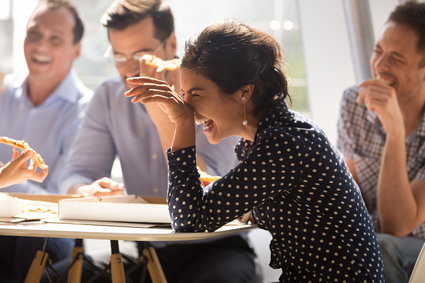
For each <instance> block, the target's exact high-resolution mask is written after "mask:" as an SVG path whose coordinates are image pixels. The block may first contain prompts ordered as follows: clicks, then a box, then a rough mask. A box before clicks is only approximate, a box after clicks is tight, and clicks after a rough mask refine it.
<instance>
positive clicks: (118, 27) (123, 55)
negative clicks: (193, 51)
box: [61, 0, 259, 283]
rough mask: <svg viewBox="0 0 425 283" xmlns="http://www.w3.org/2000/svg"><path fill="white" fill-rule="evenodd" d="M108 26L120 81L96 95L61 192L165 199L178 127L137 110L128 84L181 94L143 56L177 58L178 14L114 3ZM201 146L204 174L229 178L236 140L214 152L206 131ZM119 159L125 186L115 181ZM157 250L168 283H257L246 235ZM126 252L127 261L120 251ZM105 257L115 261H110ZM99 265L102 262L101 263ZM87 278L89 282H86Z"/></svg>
mask: <svg viewBox="0 0 425 283" xmlns="http://www.w3.org/2000/svg"><path fill="white" fill-rule="evenodd" d="M102 22H103V25H104V26H105V27H106V28H107V31H108V38H109V41H110V43H111V48H110V50H109V52H108V53H107V55H108V56H109V57H110V59H111V60H112V61H113V62H114V63H115V67H116V69H117V71H118V73H119V75H120V76H119V77H116V78H113V79H110V80H108V81H106V82H104V83H102V84H101V85H100V86H99V87H98V88H97V90H96V91H95V95H94V97H93V100H92V102H91V104H90V106H89V109H88V111H87V115H86V117H85V120H84V122H83V123H82V127H81V128H80V130H79V132H78V134H77V137H76V139H75V142H74V143H73V145H72V150H71V154H70V158H69V159H68V160H67V162H66V166H65V170H64V174H65V175H64V179H63V182H62V186H61V191H62V192H63V193H74V194H75V193H77V194H81V195H94V196H101V195H114V194H124V193H128V194H136V195H143V196H161V197H164V198H165V197H166V191H167V180H168V174H167V164H166V159H165V152H166V149H168V148H169V147H170V145H171V139H172V135H173V132H174V125H173V124H172V123H171V122H170V121H169V119H168V117H167V116H166V115H164V113H163V111H162V110H161V109H159V108H158V106H156V105H142V104H140V103H137V104H133V103H132V102H131V101H130V99H128V98H126V97H125V96H124V92H126V91H127V90H128V89H130V88H132V87H133V86H132V85H130V84H129V83H127V81H126V79H127V78H129V77H136V76H140V75H147V76H153V77H156V78H161V79H164V80H166V81H167V82H168V83H170V85H174V87H176V88H177V89H179V86H178V84H179V81H178V80H177V79H176V77H177V75H178V74H176V72H171V71H159V70H157V69H155V68H154V67H150V66H147V65H146V64H144V62H143V60H142V61H140V60H141V57H142V56H143V55H144V54H151V55H155V56H157V57H159V58H162V59H163V60H169V59H172V58H174V57H175V56H176V37H175V34H174V22H173V15H172V12H171V10H170V8H169V6H168V5H167V3H166V2H163V1H160V0H156V1H155V0H154V1H152V0H150V1H148V0H140V1H131V0H127V1H116V2H114V3H113V4H112V5H111V7H110V8H109V9H108V11H107V12H106V14H105V15H104V16H103V19H102ZM156 125H158V126H156ZM197 141H199V143H198V144H197V147H198V151H199V152H200V156H199V163H198V164H200V167H201V169H202V170H204V171H207V172H208V173H209V174H211V175H223V174H225V173H226V172H227V171H228V170H229V169H230V168H231V167H232V166H233V165H234V164H235V159H234V154H233V149H234V146H235V144H236V139H227V140H225V141H223V142H221V143H220V144H217V145H211V144H209V143H208V141H207V139H206V137H205V135H203V133H202V128H201V127H200V128H199V129H198V137H197ZM116 156H118V157H119V160H120V163H121V168H122V173H123V179H124V184H120V183H118V182H116V181H114V180H112V179H111V178H110V177H109V176H110V174H111V168H112V165H113V162H114V159H115V157H116ZM139 244H140V247H142V244H141V243H139ZM153 244H155V243H153ZM133 249H134V248H133ZM156 250H157V253H158V256H159V260H160V262H161V265H162V267H163V269H164V272H165V275H166V277H167V280H168V282H184V283H188V282H197V283H199V282H229V283H230V282H232V283H235V282H258V280H259V278H258V277H257V274H256V270H257V269H256V264H255V255H254V252H253V250H252V249H251V247H250V246H249V244H248V242H247V240H246V239H245V238H244V237H243V236H240V235H236V236H232V237H225V238H222V239H219V240H214V241H209V242H197V243H196V244H189V243H183V244H174V243H161V246H160V247H157V249H156ZM120 251H121V252H123V253H125V251H124V248H123V247H121V246H120ZM104 256H105V257H108V256H109V255H108V254H107V253H104ZM93 257H94V260H95V261H96V262H98V261H99V259H100V257H101V256H100V255H99V256H94V255H93ZM87 272H89V271H87ZM89 273H90V272H89ZM83 276H84V279H83V280H86V279H87V277H86V276H87V274H85V275H83ZM257 279H258V280H257Z"/></svg>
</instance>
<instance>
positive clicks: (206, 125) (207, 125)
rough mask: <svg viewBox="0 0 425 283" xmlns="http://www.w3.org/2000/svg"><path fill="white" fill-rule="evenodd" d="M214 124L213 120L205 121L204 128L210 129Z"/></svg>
mask: <svg viewBox="0 0 425 283" xmlns="http://www.w3.org/2000/svg"><path fill="white" fill-rule="evenodd" d="M213 124H214V122H213V120H206V121H204V130H209V129H210V128H211V127H212V125H213Z"/></svg>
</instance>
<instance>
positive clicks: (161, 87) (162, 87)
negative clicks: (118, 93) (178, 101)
mask: <svg viewBox="0 0 425 283" xmlns="http://www.w3.org/2000/svg"><path fill="white" fill-rule="evenodd" d="M153 90H158V91H171V88H170V86H169V85H168V84H167V83H165V82H164V84H152V83H143V84H140V85H138V86H136V87H134V88H132V89H130V90H127V91H126V92H125V93H124V95H125V96H127V97H131V96H135V95H139V94H141V93H144V92H146V91H153Z"/></svg>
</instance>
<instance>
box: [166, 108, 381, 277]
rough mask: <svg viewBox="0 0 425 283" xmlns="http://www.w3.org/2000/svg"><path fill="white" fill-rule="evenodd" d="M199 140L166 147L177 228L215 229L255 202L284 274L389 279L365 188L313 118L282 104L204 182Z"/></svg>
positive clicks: (257, 216) (274, 259)
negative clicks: (234, 160)
mask: <svg viewBox="0 0 425 283" xmlns="http://www.w3.org/2000/svg"><path fill="white" fill-rule="evenodd" d="M195 150H196V149H195V148H194V147H190V148H186V149H182V150H179V151H175V152H168V159H169V170H170V172H169V192H168V199H169V209H170V215H171V219H172V225H173V227H174V229H175V230H176V231H180V232H184V231H199V232H201V231H214V230H216V229H217V228H219V227H220V226H222V225H224V224H226V223H228V222H230V221H232V220H234V219H235V218H237V217H239V216H241V215H242V214H244V213H245V212H247V211H250V210H252V211H253V215H254V218H255V220H256V222H257V224H258V226H259V227H260V228H263V229H266V230H268V231H270V233H271V234H272V241H271V243H270V249H271V262H270V265H271V266H272V267H273V268H282V271H283V273H282V276H281V280H282V281H285V282H384V276H383V264H382V259H381V255H380V251H379V248H378V244H377V241H376V235H375V233H374V231H373V228H372V224H371V221H370V219H369V216H368V213H367V211H366V208H365V205H364V203H363V201H362V198H361V195H360V193H359V190H358V188H357V186H356V185H355V183H354V182H353V180H352V178H351V175H350V174H349V172H348V169H347V168H346V167H345V165H344V162H343V161H342V159H341V157H340V156H339V154H338V153H337V152H336V151H335V150H334V148H333V147H332V146H331V144H330V143H329V141H328V140H327V138H326V137H325V135H324V134H323V132H321V131H320V130H319V129H318V128H317V127H316V126H314V125H313V124H312V123H311V122H308V121H306V120H305V119H303V118H302V117H300V116H299V115H297V114H296V113H294V112H291V111H288V110H287V108H286V107H285V106H284V105H282V104H279V107H275V108H274V109H273V111H271V113H269V115H267V116H266V117H265V118H264V119H263V120H262V121H261V123H260V125H259V127H258V130H257V134H256V137H255V141H254V142H249V141H246V140H241V141H240V143H239V144H238V145H237V147H236V153H237V155H238V157H239V159H240V164H239V165H238V166H237V167H235V168H234V169H233V170H231V171H230V172H229V173H228V174H226V175H225V176H223V177H222V178H221V179H220V180H218V181H216V182H215V183H213V184H212V185H210V186H208V187H206V188H204V189H202V187H201V185H200V182H199V180H198V177H199V175H198V172H197V170H196V161H195Z"/></svg>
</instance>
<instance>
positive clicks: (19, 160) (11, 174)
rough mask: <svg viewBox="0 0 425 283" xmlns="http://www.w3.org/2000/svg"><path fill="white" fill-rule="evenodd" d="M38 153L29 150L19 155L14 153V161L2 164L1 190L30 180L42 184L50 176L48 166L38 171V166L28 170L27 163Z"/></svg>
mask: <svg viewBox="0 0 425 283" xmlns="http://www.w3.org/2000/svg"><path fill="white" fill-rule="evenodd" d="M35 154H36V153H35V152H34V151H33V150H31V149H29V150H26V151H25V152H23V153H22V154H19V153H18V152H17V151H14V153H13V157H12V160H11V161H9V162H8V163H6V165H3V164H0V188H3V187H7V186H11V185H14V184H18V183H23V182H26V181H28V180H34V181H37V182H42V181H43V180H44V178H46V176H47V174H48V168H47V166H46V167H45V168H44V169H42V170H41V172H37V171H36V166H31V165H30V167H29V168H27V161H28V160H31V159H32V158H34V155H35Z"/></svg>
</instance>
